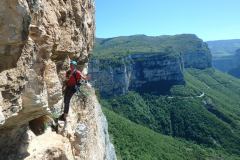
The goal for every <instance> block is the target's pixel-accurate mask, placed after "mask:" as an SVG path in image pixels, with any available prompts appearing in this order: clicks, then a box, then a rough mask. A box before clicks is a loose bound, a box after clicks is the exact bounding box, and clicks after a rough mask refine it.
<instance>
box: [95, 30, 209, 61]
mask: <svg viewBox="0 0 240 160" xmlns="http://www.w3.org/2000/svg"><path fill="white" fill-rule="evenodd" d="M196 49H198V50H207V48H206V44H205V43H203V41H202V40H201V39H199V38H198V37H197V36H196V35H194V34H181V35H175V36H157V37H150V36H145V35H134V36H128V37H115V38H107V39H103V38H96V39H95V46H94V49H93V55H92V58H96V59H102V60H106V59H117V58H122V57H126V56H128V55H132V54H139V53H144V54H146V53H166V52H167V53H168V54H174V53H179V52H182V53H185V52H187V51H189V50H196ZM208 54H210V52H208Z"/></svg>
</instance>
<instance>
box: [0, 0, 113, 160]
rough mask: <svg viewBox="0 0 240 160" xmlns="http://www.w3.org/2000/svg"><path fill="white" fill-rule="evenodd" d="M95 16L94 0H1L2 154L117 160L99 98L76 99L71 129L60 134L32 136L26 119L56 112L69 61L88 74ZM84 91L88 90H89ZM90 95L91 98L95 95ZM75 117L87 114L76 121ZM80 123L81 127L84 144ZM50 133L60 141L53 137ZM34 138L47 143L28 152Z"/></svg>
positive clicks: (70, 122)
mask: <svg viewBox="0 0 240 160" xmlns="http://www.w3.org/2000/svg"><path fill="white" fill-rule="evenodd" d="M94 14H95V5H94V2H93V0H12V1H8V0H2V1H1V2H0V133H1V134H0V139H1V141H0V157H1V158H9V159H17V158H26V159H34V157H35V159H51V158H53V157H56V159H59V158H60V159H61V158H62V159H72V158H75V159H98V158H100V159H104V158H106V159H114V158H115V157H114V156H115V152H114V149H113V146H112V145H111V144H110V143H109V139H108V134H107V124H106V120H105V119H104V116H103V115H102V113H101V108H100V107H99V105H98V104H97V102H94V103H92V102H90V101H91V100H88V99H86V102H85V103H84V104H83V103H82V102H81V101H80V100H79V99H78V98H74V99H73V100H72V102H71V106H73V105H75V107H76V106H78V109H74V107H73V108H71V110H70V116H71V118H70V119H71V120H69V122H68V126H69V127H70V128H67V129H66V131H64V134H62V135H61V136H60V135H56V133H54V132H50V133H48V135H41V136H39V137H34V136H30V135H32V134H30V132H31V131H30V130H29V128H28V122H29V121H31V120H33V119H36V118H38V117H40V116H42V115H46V114H49V113H50V108H51V110H52V112H55V113H57V114H60V112H61V106H62V99H63V96H62V91H61V83H62V80H63V79H64V77H65V71H66V70H67V69H68V67H69V62H70V61H71V60H75V61H77V62H78V64H79V65H78V66H79V68H78V69H79V70H81V71H82V72H83V73H84V74H86V72H87V62H88V61H89V59H90V57H91V54H92V48H93V45H94V37H95V18H94ZM88 90H89V92H91V88H89V89H88ZM90 99H92V101H94V95H93V94H92V96H91V97H90ZM80 102H81V103H80ZM88 107H92V108H88ZM83 112H84V113H85V112H86V114H84V113H83ZM79 115H81V116H82V117H84V116H85V118H81V117H80V118H78V119H77V120H78V121H77V120H75V119H74V118H76V117H79ZM103 122H104V123H103ZM73 123H74V124H73ZM78 126H85V130H84V132H86V134H85V135H87V137H85V141H84V143H83V142H82V140H81V134H80V132H82V131H81V127H80V129H79V127H78ZM60 128H61V127H60ZM78 131H79V133H77V132H78ZM51 137H52V138H57V139H58V141H56V142H54V141H52V139H51ZM64 137H65V138H64ZM79 138H80V139H79ZM38 141H46V142H49V143H41V145H42V148H39V150H36V151H34V149H33V150H31V148H34V146H35V145H34V144H38V143H37V142H38ZM51 141H52V142H51ZM60 143H64V144H62V145H58V144H60ZM39 144H40V143H39ZM77 144H79V146H80V147H77ZM81 144H83V146H81ZM44 145H46V146H44ZM56 145H57V146H56ZM69 145H71V146H69ZM29 147H30V148H29ZM46 148H48V149H47V150H46ZM77 148H78V149H77ZM41 149H42V150H41ZM72 149H74V152H73V151H72ZM110 151H111V152H110ZM70 153H72V155H69V154H70ZM83 153H84V154H83ZM96 155H98V157H96ZM110 155H111V156H112V157H111V156H110ZM40 157H41V158H40Z"/></svg>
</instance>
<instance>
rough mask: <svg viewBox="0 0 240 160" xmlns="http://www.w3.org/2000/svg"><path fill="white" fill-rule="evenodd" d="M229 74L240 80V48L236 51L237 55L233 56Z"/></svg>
mask: <svg viewBox="0 0 240 160" xmlns="http://www.w3.org/2000/svg"><path fill="white" fill-rule="evenodd" d="M228 74H230V75H232V76H234V77H237V78H240V48H239V49H238V50H236V52H235V55H234V56H233V59H232V63H231V68H230V69H229V71H228Z"/></svg>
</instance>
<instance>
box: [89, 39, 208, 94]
mask: <svg viewBox="0 0 240 160" xmlns="http://www.w3.org/2000/svg"><path fill="white" fill-rule="evenodd" d="M211 58H212V57H211V53H210V51H209V49H208V48H207V45H206V44H205V43H202V45H201V46H199V47H198V48H196V49H195V50H189V51H186V52H183V53H176V54H175V55H174V56H172V55H170V56H169V55H168V53H161V54H132V55H130V56H127V57H124V58H122V59H120V61H122V63H123V64H124V65H122V66H119V67H115V66H108V67H107V68H104V67H101V66H103V64H104V63H108V64H111V63H110V62H111V61H109V60H108V61H106V60H105V61H104V60H98V59H91V60H90V61H89V73H90V74H91V75H92V79H91V80H90V81H89V82H90V83H92V84H93V85H94V87H96V88H97V89H98V90H99V92H100V93H101V97H102V98H109V97H112V96H116V95H124V94H125V93H127V92H128V91H129V90H138V91H140V92H141V91H144V92H147V90H148V89H150V88H151V91H152V92H151V93H158V91H159V88H162V89H161V90H162V91H164V90H165V91H166V90H168V89H170V88H169V87H171V85H176V84H184V83H185V82H184V80H183V78H184V76H183V72H184V68H198V69H205V68H208V67H212V61H211ZM166 85H170V86H168V87H166ZM163 88H165V89H163ZM155 90H156V91H155ZM157 90H158V91H157ZM160 94H165V93H164V92H162V93H160Z"/></svg>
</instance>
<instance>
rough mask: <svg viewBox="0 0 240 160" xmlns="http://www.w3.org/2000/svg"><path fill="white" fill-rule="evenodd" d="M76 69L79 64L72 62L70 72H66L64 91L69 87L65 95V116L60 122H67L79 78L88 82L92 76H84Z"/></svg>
mask: <svg viewBox="0 0 240 160" xmlns="http://www.w3.org/2000/svg"><path fill="white" fill-rule="evenodd" d="M76 67H77V62H75V61H72V62H71V63H70V70H68V71H67V72H66V80H65V81H64V82H63V86H62V90H64V87H65V86H67V88H66V91H65V95H64V114H62V115H61V116H60V117H59V120H63V121H66V119H67V117H68V111H69V103H70V100H71V98H72V96H73V94H74V93H75V92H76V85H77V82H78V80H79V78H81V79H83V80H85V81H87V80H88V79H89V78H90V77H91V76H90V74H88V75H87V76H86V77H85V76H83V75H82V73H81V72H80V71H78V70H76Z"/></svg>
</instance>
